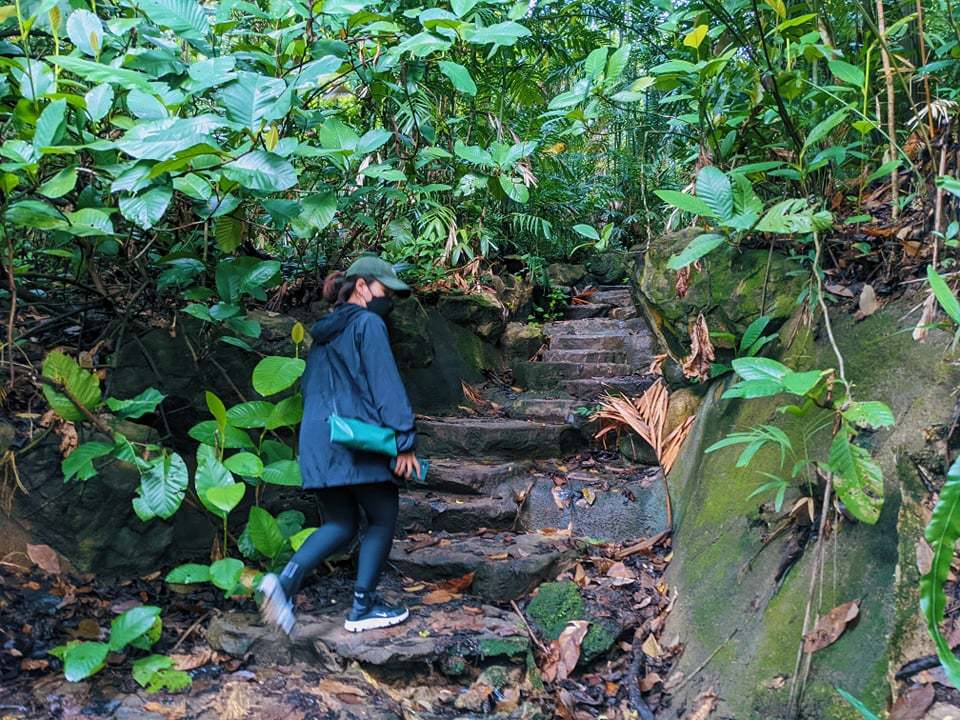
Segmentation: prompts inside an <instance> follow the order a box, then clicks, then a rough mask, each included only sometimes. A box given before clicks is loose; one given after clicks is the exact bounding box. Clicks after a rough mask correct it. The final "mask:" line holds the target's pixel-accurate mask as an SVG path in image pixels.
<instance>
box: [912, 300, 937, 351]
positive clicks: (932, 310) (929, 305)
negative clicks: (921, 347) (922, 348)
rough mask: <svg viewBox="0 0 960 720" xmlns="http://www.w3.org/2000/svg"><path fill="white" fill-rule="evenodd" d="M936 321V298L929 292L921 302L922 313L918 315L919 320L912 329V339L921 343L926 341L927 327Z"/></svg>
mask: <svg viewBox="0 0 960 720" xmlns="http://www.w3.org/2000/svg"><path fill="white" fill-rule="evenodd" d="M936 319H937V298H936V297H935V296H934V294H933V293H932V292H931V293H930V294H929V295H927V299H926V300H924V301H923V312H922V313H920V320H918V321H917V326H916V327H915V328H914V329H913V339H914V340H916V341H917V342H923V341H924V340H926V339H927V329H928V326H929V325H931V324H933V321H934V320H936Z"/></svg>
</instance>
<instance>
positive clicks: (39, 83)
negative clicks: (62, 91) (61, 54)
mask: <svg viewBox="0 0 960 720" xmlns="http://www.w3.org/2000/svg"><path fill="white" fill-rule="evenodd" d="M46 59H47V60H51V58H49V57H48V58H46ZM15 62H16V61H15ZM12 73H13V76H14V78H16V80H17V83H18V84H19V86H20V87H19V90H20V94H21V95H22V96H23V97H24V98H26V99H27V100H39V99H40V98H42V97H43V96H44V95H46V94H47V93H50V92H56V91H57V79H56V77H55V76H54V74H53V70H51V69H50V67H49V66H48V65H47V64H46V63H44V62H42V61H41V60H31V61H30V63H29V64H27V63H23V67H20V65H19V64H17V65H14V67H13V68H12Z"/></svg>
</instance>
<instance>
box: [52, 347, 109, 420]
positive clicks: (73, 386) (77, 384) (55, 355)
mask: <svg viewBox="0 0 960 720" xmlns="http://www.w3.org/2000/svg"><path fill="white" fill-rule="evenodd" d="M43 376H44V377H46V378H50V379H51V380H53V381H54V382H56V383H58V384H59V385H61V386H62V387H65V388H66V389H67V390H69V391H70V393H71V394H72V395H73V396H74V398H75V399H76V400H77V401H78V402H79V403H80V405H81V406H82V407H84V408H86V409H87V410H90V411H93V410H96V408H97V407H98V406H99V405H100V379H99V378H98V377H97V376H96V375H94V374H93V373H91V372H89V371H87V370H84V369H83V368H81V367H80V366H79V365H78V364H77V361H76V360H74V359H73V358H71V357H68V356H67V355H64V354H63V353H62V352H59V351H57V350H54V351H53V352H51V353H50V354H48V355H47V357H46V359H45V360H44V361H43ZM43 396H44V397H45V398H46V399H47V402H48V403H50V407H51V408H53V410H54V411H55V412H56V413H57V415H59V416H60V417H61V418H63V419H64V420H69V421H70V422H78V421H80V420H85V419H86V415H84V414H83V412H81V411H80V410H79V409H78V408H77V406H76V405H74V403H73V401H72V400H70V398H68V397H67V396H66V395H65V394H63V393H61V392H60V391H59V390H56V389H54V388H53V387H51V386H50V385H47V384H44V385H43Z"/></svg>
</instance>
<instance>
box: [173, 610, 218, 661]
mask: <svg viewBox="0 0 960 720" xmlns="http://www.w3.org/2000/svg"><path fill="white" fill-rule="evenodd" d="M213 612H214V611H213V610H207V611H206V612H205V613H204V614H203V615H201V616H200V617H199V618H198V619H197V621H196V622H195V623H193V625H191V626H190V627H188V628H187V630H186V632H184V633H183V635H181V636H180V639H179V640H177V642H175V643H174V645H173V647H172V648H170V652H172V653H174V652H176V651H177V648H179V647H180V646H181V645H182V644H183V641H184V640H186V639H187V638H188V637H190V636H191V635H192V634H193V632H194V631H195V630H196V629H197V628H198V627H200V625H201V624H202V623H203V621H204V620H206V619H207V618H208V617H210V616H211V615H212V614H213Z"/></svg>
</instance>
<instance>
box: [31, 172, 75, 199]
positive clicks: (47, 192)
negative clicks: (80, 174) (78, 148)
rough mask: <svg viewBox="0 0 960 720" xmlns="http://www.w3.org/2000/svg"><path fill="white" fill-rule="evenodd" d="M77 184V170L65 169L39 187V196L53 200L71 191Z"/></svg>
mask: <svg viewBox="0 0 960 720" xmlns="http://www.w3.org/2000/svg"><path fill="white" fill-rule="evenodd" d="M76 184H77V168H76V167H67V168H64V169H63V170H61V171H60V172H58V173H57V174H56V175H54V176H53V177H52V178H50V179H49V180H47V181H46V182H45V183H44V184H43V185H41V186H40V189H39V190H40V194H41V195H43V196H44V197H47V198H50V199H51V200H54V199H56V198H61V197H63V196H64V195H66V194H67V193H68V192H70V191H71V190H73V188H74V187H75V186H76Z"/></svg>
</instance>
